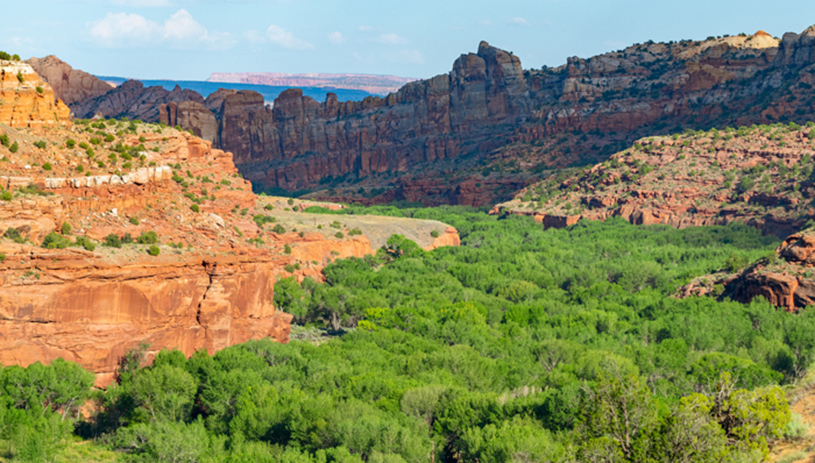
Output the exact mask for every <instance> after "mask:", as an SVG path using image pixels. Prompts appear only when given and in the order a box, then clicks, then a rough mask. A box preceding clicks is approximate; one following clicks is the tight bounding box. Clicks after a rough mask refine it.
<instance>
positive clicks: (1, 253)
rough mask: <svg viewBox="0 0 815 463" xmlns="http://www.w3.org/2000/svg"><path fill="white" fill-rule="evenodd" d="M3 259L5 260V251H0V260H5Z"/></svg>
mask: <svg viewBox="0 0 815 463" xmlns="http://www.w3.org/2000/svg"><path fill="white" fill-rule="evenodd" d="M5 261H6V253H5V252H0V262H5Z"/></svg>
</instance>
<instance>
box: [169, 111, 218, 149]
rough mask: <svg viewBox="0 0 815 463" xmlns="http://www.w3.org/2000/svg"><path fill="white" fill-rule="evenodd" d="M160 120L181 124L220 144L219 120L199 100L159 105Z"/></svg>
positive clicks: (173, 124) (170, 124) (180, 125)
mask: <svg viewBox="0 0 815 463" xmlns="http://www.w3.org/2000/svg"><path fill="white" fill-rule="evenodd" d="M159 122H161V123H162V124H165V125H169V126H172V127H175V126H179V127H182V128H184V129H185V130H192V133H193V134H195V136H197V137H199V138H203V139H204V140H209V141H211V142H213V143H214V144H215V145H216V146H218V144H219V138H218V121H217V120H216V119H215V116H214V115H213V114H212V112H211V111H210V110H209V109H207V107H206V106H204V105H203V104H201V103H199V102H197V101H183V102H181V103H175V102H170V103H167V104H162V105H161V106H160V107H159Z"/></svg>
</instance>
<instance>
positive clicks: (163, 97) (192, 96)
mask: <svg viewBox="0 0 815 463" xmlns="http://www.w3.org/2000/svg"><path fill="white" fill-rule="evenodd" d="M185 101H192V102H196V103H200V104H201V105H203V104H204V98H203V97H202V96H201V95H199V94H198V93H197V92H194V91H192V90H187V89H182V88H181V87H179V86H177V85H176V87H175V88H174V89H173V90H172V91H167V90H165V89H164V88H162V87H147V88H145V87H144V84H142V83H141V82H139V81H136V80H128V81H127V82H125V83H123V84H122V85H120V86H118V87H116V88H114V89H112V90H110V91H109V92H108V93H106V94H104V95H102V96H99V97H97V98H92V99H88V100H82V101H80V102H77V103H74V104H73V105H71V110H72V111H73V114H74V116H76V117H81V118H91V117H95V116H102V117H117V118H121V117H127V118H129V119H139V120H142V121H149V122H158V121H159V119H160V108H161V105H163V104H168V103H171V102H173V103H182V102H185ZM189 128H190V129H191V128H192V127H189ZM186 129H187V128H185V130H186Z"/></svg>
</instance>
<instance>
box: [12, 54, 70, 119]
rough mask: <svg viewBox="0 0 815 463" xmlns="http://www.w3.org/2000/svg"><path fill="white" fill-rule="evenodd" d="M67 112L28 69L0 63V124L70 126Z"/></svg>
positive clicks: (52, 92) (41, 81) (62, 104)
mask: <svg viewBox="0 0 815 463" xmlns="http://www.w3.org/2000/svg"><path fill="white" fill-rule="evenodd" d="M70 115H71V114H70V110H69V109H68V107H67V106H65V104H64V103H62V101H60V100H55V98H54V90H53V89H51V87H50V86H49V85H48V84H47V83H45V82H43V80H42V79H40V77H39V76H38V75H37V74H36V73H35V72H34V69H32V68H31V66H30V65H28V64H26V63H22V62H16V61H3V60H0V124H5V125H7V126H9V127H30V128H39V127H43V126H56V125H60V124H70V120H69V119H70Z"/></svg>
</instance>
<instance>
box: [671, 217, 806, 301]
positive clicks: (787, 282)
mask: <svg viewBox="0 0 815 463" xmlns="http://www.w3.org/2000/svg"><path fill="white" fill-rule="evenodd" d="M813 266H815V230H812V229H807V230H804V231H802V232H799V233H794V234H792V235H790V236H788V237H787V238H786V239H785V240H784V242H783V243H782V244H781V245H780V246H779V247H778V249H776V251H775V253H774V254H772V255H771V256H769V257H766V258H763V259H760V260H758V261H757V262H754V263H753V264H752V265H750V266H748V267H747V268H745V269H743V270H740V271H738V272H737V273H735V274H728V273H726V272H721V273H718V274H715V275H706V276H704V277H700V278H696V279H694V280H693V281H692V282H691V283H690V284H688V285H686V286H685V287H683V288H681V289H680V290H679V293H678V294H677V296H679V297H688V296H691V295H694V296H705V295H713V296H717V297H720V298H730V299H732V300H734V301H739V302H743V303H749V302H750V301H752V300H753V299H755V298H757V297H759V296H761V297H763V298H765V299H766V300H767V301H769V302H770V303H771V304H774V305H776V306H778V307H783V308H785V309H786V310H787V311H789V312H797V311H798V310H799V309H801V308H804V307H806V306H810V305H813V304H815V277H814V276H813V273H815V272H813Z"/></svg>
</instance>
